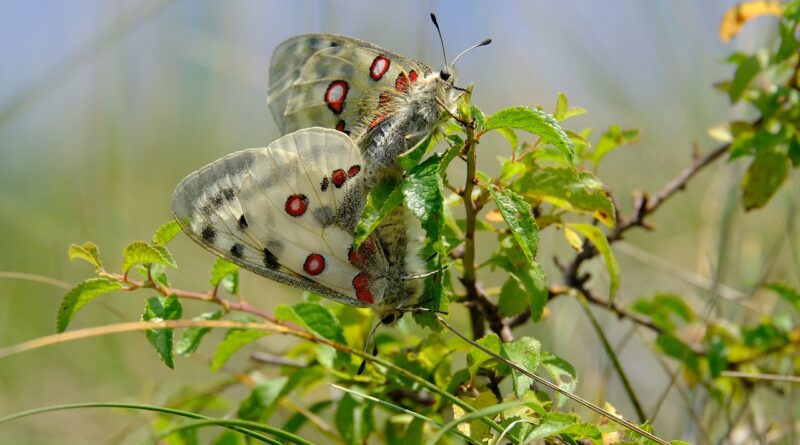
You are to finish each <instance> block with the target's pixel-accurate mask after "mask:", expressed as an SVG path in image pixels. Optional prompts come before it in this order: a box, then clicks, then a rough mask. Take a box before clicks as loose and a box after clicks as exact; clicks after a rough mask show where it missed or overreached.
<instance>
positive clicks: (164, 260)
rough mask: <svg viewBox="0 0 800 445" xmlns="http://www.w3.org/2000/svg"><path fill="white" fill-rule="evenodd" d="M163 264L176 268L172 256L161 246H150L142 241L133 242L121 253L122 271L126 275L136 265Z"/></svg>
mask: <svg viewBox="0 0 800 445" xmlns="http://www.w3.org/2000/svg"><path fill="white" fill-rule="evenodd" d="M148 263H155V264H163V265H165V266H169V267H177V265H176V264H175V260H174V259H173V258H172V255H171V254H169V252H168V251H167V250H166V248H164V247H163V246H152V245H150V244H147V243H146V242H144V241H134V242H132V243H130V244H128V245H127V246H126V247H125V250H124V251H123V260H122V271H123V272H124V273H128V271H129V270H130V268H131V267H133V266H134V265H136V264H148Z"/></svg>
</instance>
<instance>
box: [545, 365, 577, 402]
mask: <svg viewBox="0 0 800 445" xmlns="http://www.w3.org/2000/svg"><path fill="white" fill-rule="evenodd" d="M541 366H542V368H544V369H545V371H547V373H548V374H550V377H551V378H552V379H553V383H555V384H556V386H558V387H559V388H561V389H563V390H565V391H569V392H573V391H575V388H576V387H577V386H578V374H577V373H576V372H575V367H574V366H572V364H571V363H569V362H568V361H566V360H564V359H562V358H560V357H556V356H555V355H552V354H550V353H545V354H543V355H542V365H541ZM566 401H567V398H566V396H564V395H563V394H561V393H556V406H562V405H563V404H564V403H565V402H566Z"/></svg>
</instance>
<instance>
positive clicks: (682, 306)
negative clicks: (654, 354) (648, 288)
mask: <svg viewBox="0 0 800 445" xmlns="http://www.w3.org/2000/svg"><path fill="white" fill-rule="evenodd" d="M631 309H632V310H633V311H635V312H638V313H640V314H642V315H646V316H648V317H650V321H652V322H653V324H654V325H656V326H658V327H659V328H661V329H662V330H664V331H669V332H671V331H674V330H675V327H676V324H675V322H674V321H672V318H673V316H676V317H678V318H680V319H682V320H683V321H686V322H691V321H693V320H694V319H695V313H694V311H693V310H692V308H691V307H689V305H688V304H686V302H684V301H683V299H681V298H680V297H679V296H677V295H673V294H658V295H655V296H653V297H652V298H650V299H647V298H641V299H639V300H637V301H636V302H635V303H634V304H633V306H631Z"/></svg>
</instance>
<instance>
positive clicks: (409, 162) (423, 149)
mask: <svg viewBox="0 0 800 445" xmlns="http://www.w3.org/2000/svg"><path fill="white" fill-rule="evenodd" d="M435 135H436V130H432V131H431V132H429V133H428V135H427V136H426V137H425V138H424V139H422V140H421V141H419V142H417V144H416V145H414V147H412V148H410V149H408V150H407V151H406V152H404V153H403V154H401V155H400V156H398V157H397V165H398V166H399V167H400V168H401V169H403V170H405V171H408V170H411V169H412V168H414V167H415V166H416V165H417V164H419V161H420V160H422V157H423V156H425V153H427V152H428V151H429V150H430V149H431V148H432V147H433V146H434V145H436V137H435Z"/></svg>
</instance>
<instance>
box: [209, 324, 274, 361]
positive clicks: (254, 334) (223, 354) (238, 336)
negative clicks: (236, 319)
mask: <svg viewBox="0 0 800 445" xmlns="http://www.w3.org/2000/svg"><path fill="white" fill-rule="evenodd" d="M267 335H269V333H268V332H265V331H257V330H254V329H231V330H229V331H228V333H227V334H226V335H225V338H224V339H222V341H221V342H220V343H219V344H218V345H217V349H216V351H214V357H213V358H212V359H211V370H212V371H217V370H219V369H220V368H221V367H222V366H223V365H224V364H225V363H227V362H228V360H230V358H231V357H232V356H233V354H234V353H236V351H238V350H239V349H242V348H243V347H244V346H245V345H247V344H248V343H252V342H254V341H256V340H258V339H259V338H261V337H265V336H267Z"/></svg>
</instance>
